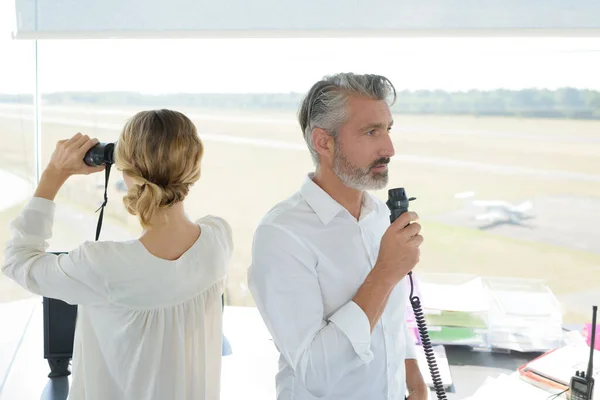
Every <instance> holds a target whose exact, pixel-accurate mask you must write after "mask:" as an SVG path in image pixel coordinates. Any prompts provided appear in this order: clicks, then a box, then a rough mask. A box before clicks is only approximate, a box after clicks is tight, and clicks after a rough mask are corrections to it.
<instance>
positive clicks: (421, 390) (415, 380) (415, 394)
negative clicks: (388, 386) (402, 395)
mask: <svg viewBox="0 0 600 400" xmlns="http://www.w3.org/2000/svg"><path fill="white" fill-rule="evenodd" d="M404 366H405V368H406V388H407V389H408V393H409V395H408V400H428V399H429V388H428V387H427V385H426V384H425V380H424V379H423V375H421V371H420V370H419V364H418V363H417V360H413V359H407V360H405V361H404Z"/></svg>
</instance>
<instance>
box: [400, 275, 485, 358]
mask: <svg viewBox="0 0 600 400" xmlns="http://www.w3.org/2000/svg"><path fill="white" fill-rule="evenodd" d="M418 288H419V295H420V298H421V303H422V306H423V311H424V313H425V320H426V323H427V328H428V332H429V337H430V339H431V341H432V342H433V343H436V344H456V345H469V346H473V347H486V346H487V324H486V314H487V312H488V309H489V307H488V300H487V298H486V293H485V291H484V289H483V285H482V283H481V280H480V279H479V278H477V277H475V276H472V275H462V274H460V275H459V274H424V273H423V274H419V276H418ZM409 316H411V317H412V315H411V314H410V312H409ZM413 318H414V317H413ZM409 326H416V324H415V323H414V321H411V319H410V318H409Z"/></svg>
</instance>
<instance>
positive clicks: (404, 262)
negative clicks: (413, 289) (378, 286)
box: [374, 211, 423, 285]
mask: <svg viewBox="0 0 600 400" xmlns="http://www.w3.org/2000/svg"><path fill="white" fill-rule="evenodd" d="M418 219H419V216H418V215H417V213H415V212H413V211H408V212H406V213H404V214H402V215H400V216H399V217H398V218H397V219H396V220H395V221H394V222H393V223H392V224H391V225H390V226H389V228H388V229H387V230H386V231H385V233H384V234H383V237H382V238H381V245H380V246H379V254H378V256H377V262H376V263H375V267H374V269H378V270H380V271H381V272H382V275H383V276H385V277H386V279H387V280H388V281H389V282H390V283H391V284H392V285H396V284H397V283H398V282H400V280H402V278H404V277H405V276H406V275H407V274H408V273H409V272H410V271H412V270H413V268H414V267H415V265H417V263H418V262H419V256H420V251H419V246H421V243H423V236H421V235H420V232H421V225H419V223H418V222H416V221H417V220H418ZM411 222H412V223H411ZM409 224H410V225H409Z"/></svg>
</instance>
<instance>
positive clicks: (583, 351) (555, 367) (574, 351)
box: [526, 346, 600, 386]
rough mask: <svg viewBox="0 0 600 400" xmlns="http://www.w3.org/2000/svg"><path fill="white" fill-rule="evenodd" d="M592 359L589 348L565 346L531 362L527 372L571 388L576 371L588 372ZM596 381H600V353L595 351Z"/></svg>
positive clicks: (594, 375) (594, 373)
mask: <svg viewBox="0 0 600 400" xmlns="http://www.w3.org/2000/svg"><path fill="white" fill-rule="evenodd" d="M589 358H590V348H589V346H565V347H561V348H560V349H557V350H554V351H553V352H551V353H549V354H546V355H544V356H543V357H540V358H539V359H537V360H534V361H532V362H530V363H529V364H528V365H527V367H526V370H528V371H533V372H535V373H536V374H538V375H542V376H544V377H546V378H548V379H552V380H554V381H556V382H559V383H561V384H563V385H565V386H569V384H570V382H571V377H572V376H573V375H575V372H576V371H586V373H587V369H588V360H589ZM592 375H593V377H594V379H595V380H596V381H598V379H600V351H598V350H594V371H593V373H592Z"/></svg>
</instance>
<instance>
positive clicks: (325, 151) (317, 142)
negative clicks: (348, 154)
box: [312, 128, 334, 159]
mask: <svg viewBox="0 0 600 400" xmlns="http://www.w3.org/2000/svg"><path fill="white" fill-rule="evenodd" d="M312 141H313V144H314V146H315V150H316V152H317V153H318V154H319V156H321V158H325V159H332V158H333V151H334V147H333V146H334V143H333V136H331V135H330V134H329V133H328V132H327V131H326V130H325V129H322V128H315V129H313V131H312Z"/></svg>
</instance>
